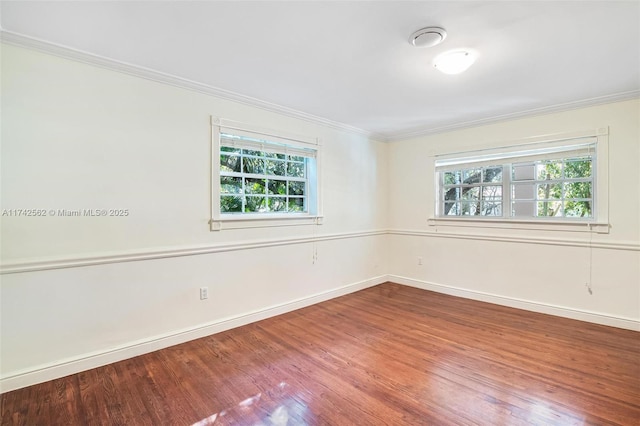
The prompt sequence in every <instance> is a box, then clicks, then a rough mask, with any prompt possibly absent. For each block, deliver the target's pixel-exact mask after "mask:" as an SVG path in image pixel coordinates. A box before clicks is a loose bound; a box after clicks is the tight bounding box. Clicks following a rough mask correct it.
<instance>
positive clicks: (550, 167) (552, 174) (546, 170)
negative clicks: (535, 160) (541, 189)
mask: <svg viewBox="0 0 640 426" xmlns="http://www.w3.org/2000/svg"><path fill="white" fill-rule="evenodd" d="M536 176H537V179H538V180H549V179H562V162H561V161H557V162H545V163H542V164H538V165H536Z"/></svg>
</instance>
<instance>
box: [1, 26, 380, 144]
mask: <svg viewBox="0 0 640 426" xmlns="http://www.w3.org/2000/svg"><path fill="white" fill-rule="evenodd" d="M0 40H2V41H3V42H4V43H7V44H11V45H14V46H18V47H23V48H26V49H30V50H36V51H38V52H43V53H47V54H50V55H55V56H59V57H61V58H65V59H70V60H73V61H77V62H81V63H84V64H88V65H93V66H97V67H100V68H104V69H108V70H110V71H115V72H120V73H123V74H128V75H132V76H135V77H140V78H144V79H146V80H151V81H155V82H158V83H163V84H168V85H170V86H174V87H179V88H181V89H187V90H192V91H194V92H198V93H202V94H205V95H209V96H215V97H217V98H221V99H226V100H230V101H234V102H239V103H241V104H244V105H249V106H252V107H255V108H260V109H263V110H267V111H271V112H275V113H277V114H282V115H285V116H288V117H293V118H297V119H300V120H304V121H307V122H311V123H314V124H319V125H322V126H327V127H331V128H334V129H338V130H343V131H346V132H350V133H356V134H360V135H364V136H366V137H369V138H371V139H373V140H378V141H385V140H386V138H385V137H384V136H382V135H378V134H375V133H372V132H368V131H366V130H363V129H360V128H357V127H354V126H350V125H348V124H343V123H339V122H337V121H333V120H329V119H327V118H323V117H318V116H316V115H312V114H308V113H306V112H302V111H298V110H295V109H293V108H288V107H285V106H281V105H277V104H274V103H271V102H267V101H263V100H260V99H256V98H253V97H251V96H246V95H243V94H240V93H236V92H232V91H230V90H225V89H221V88H219V87H213V86H209V85H207V84H203V83H199V82H197V81H193V80H189V79H186V78H182V77H178V76H175V75H171V74H167V73H163V72H160V71H155V70H153V69H150V68H145V67H141V66H138V65H133V64H129V63H126V62H121V61H116V60H114V59H110V58H106V57H103V56H99V55H95V54H93V53H89V52H85V51H82V50H77V49H72V48H70V47H66V46H62V45H59V44H55V43H51V42H49V41H46V40H42V39H38V38H34V37H29V36H25V35H23V34H20V33H16V32H13V31H7V30H1V31H0Z"/></svg>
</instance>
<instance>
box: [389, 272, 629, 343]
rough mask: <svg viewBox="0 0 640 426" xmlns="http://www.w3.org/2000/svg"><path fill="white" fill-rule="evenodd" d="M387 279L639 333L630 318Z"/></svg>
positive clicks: (426, 282) (436, 285)
mask: <svg viewBox="0 0 640 426" xmlns="http://www.w3.org/2000/svg"><path fill="white" fill-rule="evenodd" d="M387 278H388V280H387V281H391V282H394V283H397V284H402V285H406V286H410V287H415V288H420V289H423V290H429V291H434V292H437V293H443V294H448V295H451V296H456V297H463V298H465V299H472V300H479V301H481V302H488V303H494V304H496V305H501V306H508V307H510V308H516V309H523V310H525V311H531V312H538V313H542V314H548V315H555V316H558V317H563V318H571V319H575V320H579V321H586V322H590V323H595V324H601V325H607V326H610V327H617V328H624V329H627V330H634V331H640V321H639V320H636V319H632V318H623V317H614V316H610V315H604V314H600V313H597V312H589V311H582V310H576V309H571V308H567V307H564V306H557V305H549V304H546V303H538V302H531V301H528V300H523V299H517V298H513V297H505V296H498V295H496V294H490V293H485V292H480V291H473V290H467V289H464V288H460V287H454V286H450V285H445V284H438V283H433V282H429V281H423V280H417V279H414V278H408V277H403V276H399V275H389V276H388V277H387Z"/></svg>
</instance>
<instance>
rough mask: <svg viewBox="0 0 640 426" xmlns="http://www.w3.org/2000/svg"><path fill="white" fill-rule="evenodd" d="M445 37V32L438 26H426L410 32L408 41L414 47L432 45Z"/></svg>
mask: <svg viewBox="0 0 640 426" xmlns="http://www.w3.org/2000/svg"><path fill="white" fill-rule="evenodd" d="M445 38H447V32H446V31H445V30H444V28H440V27H427V28H423V29H421V30H418V31H416V32H414V33H413V34H411V37H409V43H411V44H412V45H414V46H415V47H433V46H436V45H438V44H440V43H442V42H443V41H444V39H445Z"/></svg>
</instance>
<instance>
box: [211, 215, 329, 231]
mask: <svg viewBox="0 0 640 426" xmlns="http://www.w3.org/2000/svg"><path fill="white" fill-rule="evenodd" d="M323 219H324V216H311V215H305V214H296V215H290V214H269V215H266V214H255V215H225V216H223V217H220V218H218V219H211V220H210V221H209V224H210V226H211V231H221V230H223V229H247V228H272V227H281V226H300V225H322V222H323Z"/></svg>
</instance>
